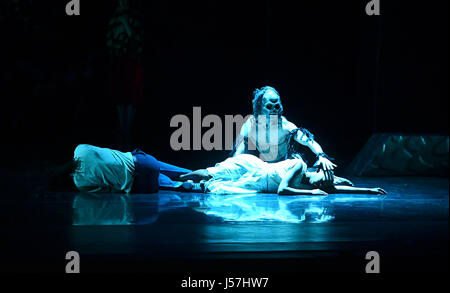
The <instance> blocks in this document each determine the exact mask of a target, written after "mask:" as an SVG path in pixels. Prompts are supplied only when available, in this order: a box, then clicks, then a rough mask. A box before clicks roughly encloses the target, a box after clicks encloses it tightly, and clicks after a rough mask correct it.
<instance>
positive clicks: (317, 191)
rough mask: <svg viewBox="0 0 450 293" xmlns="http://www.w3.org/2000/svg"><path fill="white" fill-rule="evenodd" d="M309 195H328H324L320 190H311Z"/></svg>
mask: <svg viewBox="0 0 450 293" xmlns="http://www.w3.org/2000/svg"><path fill="white" fill-rule="evenodd" d="M311 193H312V194H313V195H328V193H326V192H325V191H323V190H321V189H313V190H311Z"/></svg>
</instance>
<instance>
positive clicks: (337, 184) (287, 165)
mask: <svg viewBox="0 0 450 293" xmlns="http://www.w3.org/2000/svg"><path fill="white" fill-rule="evenodd" d="M180 180H194V181H200V182H202V186H203V190H204V191H205V192H208V193H218V194H237V193H256V192H266V193H278V194H279V195H327V194H328V193H369V194H386V192H385V191H384V190H383V189H381V188H361V187H354V186H353V183H352V182H350V181H349V180H347V179H345V178H341V177H337V176H334V175H333V174H332V173H330V172H324V171H323V170H322V169H320V168H319V167H317V166H316V167H313V168H307V166H306V163H305V162H304V161H303V160H302V158H301V156H299V155H296V154H294V156H293V158H292V159H287V160H284V161H281V162H277V163H267V162H264V161H263V160H261V159H260V158H258V157H256V156H253V155H250V154H240V155H237V156H235V157H231V158H228V159H226V160H225V161H223V162H221V163H217V164H216V165H215V166H214V167H210V168H206V169H200V170H197V171H194V172H191V173H188V174H185V175H181V176H180Z"/></svg>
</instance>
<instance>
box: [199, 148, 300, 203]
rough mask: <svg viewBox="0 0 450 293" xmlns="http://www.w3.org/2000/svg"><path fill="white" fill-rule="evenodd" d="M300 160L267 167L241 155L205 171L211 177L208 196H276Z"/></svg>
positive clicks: (269, 164) (256, 160) (253, 158)
mask: <svg viewBox="0 0 450 293" xmlns="http://www.w3.org/2000/svg"><path fill="white" fill-rule="evenodd" d="M298 162H302V163H303V164H304V162H303V160H302V159H288V160H284V161H281V162H277V163H267V162H264V161H263V160H261V159H260V158H258V157H256V156H253V155H249V154H241V155H237V156H235V157H231V158H228V159H226V160H225V161H223V162H221V163H217V164H216V165H215V166H214V167H211V168H207V170H208V171H209V173H210V174H211V175H212V176H213V177H212V178H211V179H210V180H209V181H208V182H207V183H206V190H207V192H210V193H218V194H236V193H258V192H269V193H276V192H277V190H278V186H279V185H280V183H281V180H282V179H283V178H284V177H285V175H286V173H287V172H288V171H289V170H290V169H291V168H293V167H294V166H295V165H296V164H297V163H298Z"/></svg>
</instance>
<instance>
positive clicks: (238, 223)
mask: <svg viewBox="0 0 450 293" xmlns="http://www.w3.org/2000/svg"><path fill="white" fill-rule="evenodd" d="M355 183H357V184H358V185H360V186H382V187H383V188H384V189H386V190H387V191H388V195H386V196H378V195H367V194H361V195H359V194H354V195H343V194H341V195H329V196H326V197H312V196H277V195H276V194H258V195H234V196H223V195H209V194H208V195H206V194H197V193H176V192H172V191H160V192H159V193H158V194H147V195H144V194H140V195H138V194H132V195H128V196H126V195H120V194H103V195H99V194H97V195H93V194H82V193H44V194H41V195H36V196H35V197H34V198H30V199H28V200H27V201H26V204H25V206H23V205H20V208H19V206H18V205H19V203H18V202H17V201H15V200H14V198H13V197H12V196H10V197H8V198H2V199H1V215H2V221H1V235H2V238H3V241H2V244H1V248H2V251H8V253H7V254H5V255H3V256H2V268H1V270H2V271H10V272H11V271H16V272H22V271H24V269H25V268H26V269H25V270H26V271H42V272H55V273H63V272H64V269H65V263H66V261H65V253H66V252H67V251H68V250H75V251H77V252H79V254H80V258H81V270H82V272H93V273H100V272H145V273H148V272H152V273H168V272H170V273H178V274H189V273H191V274H192V273H222V274H224V275H227V274H230V275H236V274H239V273H243V274H249V273H252V274H257V275H261V274H262V275H264V273H267V274H276V273H295V272H319V271H324V272H356V273H364V270H365V265H366V263H367V261H366V260H365V255H366V253H367V252H369V251H373V250H375V251H377V252H378V253H379V254H380V259H381V268H380V270H381V272H440V271H445V270H448V242H449V239H448V238H449V237H448V179H446V178H423V177H418V178H405V177H397V178H396V177H391V178H357V179H356V180H355ZM30 247H32V248H33V249H30Z"/></svg>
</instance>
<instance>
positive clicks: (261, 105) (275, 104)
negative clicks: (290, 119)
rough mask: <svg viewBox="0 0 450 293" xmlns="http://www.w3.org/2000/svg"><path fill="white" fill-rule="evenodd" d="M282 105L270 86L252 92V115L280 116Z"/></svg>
mask: <svg viewBox="0 0 450 293" xmlns="http://www.w3.org/2000/svg"><path fill="white" fill-rule="evenodd" d="M282 114H283V105H282V104H281V99H280V95H279V94H278V92H277V91H276V89H274V88H273V87H270V86H265V87H262V88H259V89H256V90H254V91H253V115H254V116H255V117H257V116H258V115H266V116H268V115H282Z"/></svg>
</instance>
